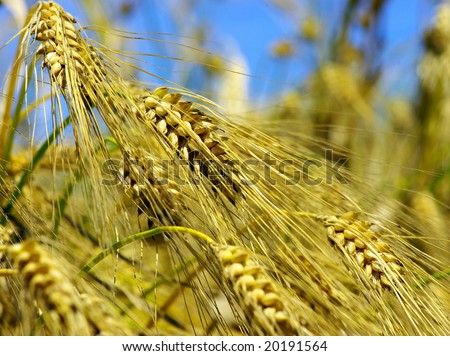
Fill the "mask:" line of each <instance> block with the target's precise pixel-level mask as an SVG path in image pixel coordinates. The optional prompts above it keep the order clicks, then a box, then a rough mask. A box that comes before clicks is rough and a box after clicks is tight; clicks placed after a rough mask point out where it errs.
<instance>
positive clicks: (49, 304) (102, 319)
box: [6, 241, 130, 335]
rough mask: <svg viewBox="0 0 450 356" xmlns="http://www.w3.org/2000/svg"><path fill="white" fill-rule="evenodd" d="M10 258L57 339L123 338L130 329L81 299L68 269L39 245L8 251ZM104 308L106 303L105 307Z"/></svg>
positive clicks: (89, 300) (87, 299)
mask: <svg viewBox="0 0 450 356" xmlns="http://www.w3.org/2000/svg"><path fill="white" fill-rule="evenodd" d="M6 253H7V256H8V257H9V258H10V260H11V261H12V263H13V266H14V267H15V268H16V269H17V271H18V274H19V276H20V277H22V281H23V285H24V290H25V291H26V294H27V298H28V299H29V300H30V301H33V302H35V303H36V304H37V307H38V308H39V309H40V311H41V312H42V313H43V318H44V321H45V326H46V327H47V328H48V330H49V332H50V334H53V335H99V334H101V335H123V334H129V333H130V332H129V331H128V329H127V327H126V326H124V325H120V326H118V325H117V321H116V318H114V317H113V316H112V315H110V314H109V311H107V310H106V309H105V307H104V306H101V303H99V302H98V301H96V299H95V297H91V296H89V295H88V294H82V295H80V293H79V291H78V290H77V288H76V287H75V286H74V284H73V281H72V280H71V279H70V278H69V277H68V276H67V275H66V273H65V270H64V266H63V265H61V263H60V261H58V260H57V259H56V258H55V257H53V256H52V255H51V254H50V253H49V252H47V251H46V249H44V247H42V246H41V245H40V244H39V243H38V242H37V241H28V242H25V243H23V244H15V245H11V246H8V247H7V248H6ZM103 304H104V303H103Z"/></svg>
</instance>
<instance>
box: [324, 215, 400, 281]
mask: <svg viewBox="0 0 450 356" xmlns="http://www.w3.org/2000/svg"><path fill="white" fill-rule="evenodd" d="M316 218H317V219H318V220H320V221H321V222H322V223H323V225H324V226H325V227H326V228H327V237H328V238H329V240H330V241H331V242H332V243H333V245H335V246H336V247H337V248H338V249H339V250H340V251H341V252H342V253H343V254H344V255H346V256H348V257H349V258H350V259H351V260H352V261H353V262H354V263H355V264H356V265H357V266H358V267H359V268H360V270H361V271H363V273H364V274H365V275H366V276H367V278H369V279H370V281H371V282H372V284H373V285H374V286H375V287H376V288H384V289H392V288H393V287H395V286H396V285H398V284H399V283H401V281H402V277H401V275H402V274H403V273H404V267H403V263H402V262H401V259H400V258H399V257H397V256H396V255H395V253H394V252H393V251H392V248H391V246H390V245H389V244H387V243H386V242H383V241H382V239H380V237H379V234H378V233H377V232H376V231H375V229H373V227H374V226H375V225H374V224H372V223H370V222H369V221H365V220H361V219H358V213H355V212H347V213H345V214H343V215H340V216H336V215H332V216H317V217H316Z"/></svg>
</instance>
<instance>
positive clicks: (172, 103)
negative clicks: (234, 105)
mask: <svg viewBox="0 0 450 356" xmlns="http://www.w3.org/2000/svg"><path fill="white" fill-rule="evenodd" d="M181 99H182V94H181V93H178V92H176V91H174V90H172V91H169V89H168V88H165V87H159V88H156V89H155V90H153V91H148V92H144V93H142V92H141V93H140V94H139V95H137V96H136V97H135V100H136V102H137V105H138V108H139V110H140V111H141V112H142V113H143V117H144V120H145V122H146V123H147V125H148V127H150V128H151V129H152V131H153V132H152V133H153V134H154V135H157V136H161V140H160V141H164V142H165V143H166V145H167V146H168V147H169V149H172V150H173V151H174V153H175V154H176V155H177V156H178V157H179V158H180V159H181V160H183V161H184V162H187V163H188V164H189V167H190V168H191V169H192V170H193V171H194V172H196V173H198V174H201V175H203V176H204V177H206V178H207V179H208V180H209V181H210V182H211V183H212V184H213V186H215V187H217V188H218V189H220V191H221V192H222V193H223V194H225V196H226V197H227V198H228V199H229V200H230V201H231V202H235V200H236V199H237V197H238V195H239V193H240V189H239V183H238V181H237V180H236V174H237V171H236V169H235V167H233V162H232V159H231V157H230V156H229V154H228V153H229V149H228V148H227V147H226V145H225V144H224V142H225V140H226V138H225V136H224V132H223V130H222V129H221V127H220V125H219V123H218V122H217V120H215V118H214V117H212V116H211V115H209V114H207V113H205V112H203V111H201V110H200V109H199V108H198V107H197V106H196V105H195V103H193V102H191V101H183V100H181Z"/></svg>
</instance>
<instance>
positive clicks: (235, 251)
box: [210, 244, 312, 335]
mask: <svg viewBox="0 0 450 356" xmlns="http://www.w3.org/2000/svg"><path fill="white" fill-rule="evenodd" d="M210 247H211V249H212V250H213V252H214V255H215V256H216V258H217V259H218V261H219V264H220V268H221V272H222V278H223V281H225V282H226V285H227V286H228V287H229V288H230V290H231V292H232V294H231V295H232V296H233V297H234V298H236V299H237V301H238V303H239V304H240V305H241V307H242V309H243V311H244V313H245V315H246V317H247V319H248V321H249V325H251V329H252V330H254V331H256V332H257V333H258V334H261V335H311V334H312V332H311V331H310V330H309V326H308V322H307V321H306V320H305V319H304V318H302V317H300V313H301V311H300V310H299V309H298V308H297V306H295V307H294V305H293V303H291V302H293V298H294V297H293V296H292V295H290V294H289V293H287V291H286V290H285V289H284V287H283V286H281V284H279V283H278V282H277V281H276V280H274V279H273V277H272V276H271V275H270V274H269V273H268V271H267V269H266V268H265V267H264V266H263V265H262V264H261V262H260V261H258V260H257V259H256V258H254V257H252V256H251V254H250V253H249V252H248V251H247V250H246V249H245V248H243V247H239V246H232V245H217V244H211V245H210ZM299 302H300V301H299Z"/></svg>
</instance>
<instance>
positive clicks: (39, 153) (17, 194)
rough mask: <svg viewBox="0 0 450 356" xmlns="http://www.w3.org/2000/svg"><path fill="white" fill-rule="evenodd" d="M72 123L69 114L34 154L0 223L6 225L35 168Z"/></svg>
mask: <svg viewBox="0 0 450 356" xmlns="http://www.w3.org/2000/svg"><path fill="white" fill-rule="evenodd" d="M69 123H70V115H69V116H67V117H66V118H65V119H64V121H63V122H62V123H61V125H59V126H58V127H56V128H55V129H54V130H53V132H52V133H51V134H50V136H49V137H48V138H47V140H46V141H45V142H44V143H43V144H42V145H41V147H39V149H38V150H37V152H36V153H35V154H34V156H33V158H32V160H31V162H30V166H29V168H28V169H26V170H24V172H23V174H22V177H20V181H19V183H18V184H17V186H16V187H15V189H14V192H13V193H12V195H11V197H10V198H9V201H8V204H7V205H6V207H5V208H4V209H3V211H4V214H3V217H2V218H1V220H0V225H5V224H6V221H7V216H8V215H10V214H11V212H12V210H13V208H14V203H15V202H16V201H17V199H18V198H19V197H20V196H21V194H22V189H23V187H24V186H25V184H27V182H28V180H29V179H30V176H31V173H33V170H34V168H35V167H36V166H37V164H38V163H39V161H40V160H41V159H42V157H44V154H45V152H46V151H47V150H48V148H49V147H50V146H51V145H52V144H53V141H55V139H56V137H58V136H59V135H60V134H61V132H62V131H63V130H64V129H65V128H66V127H67V126H68V125H69Z"/></svg>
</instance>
